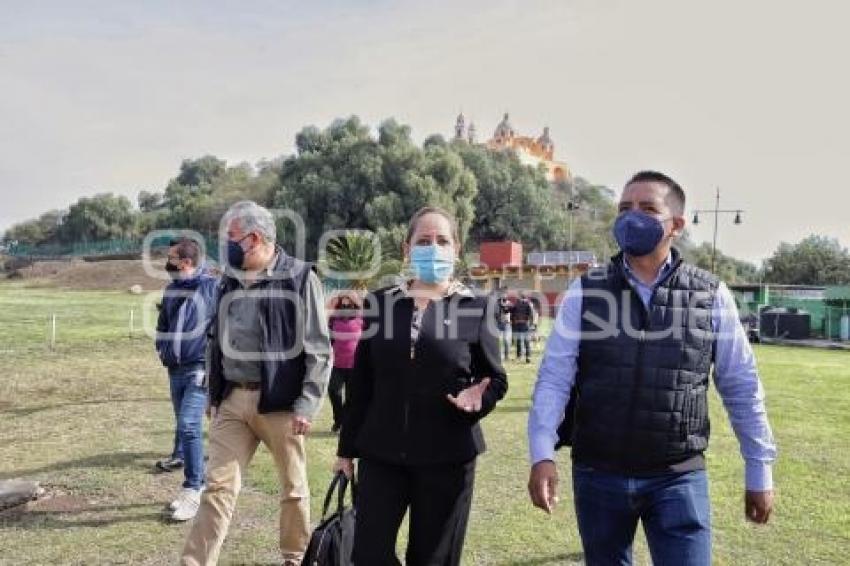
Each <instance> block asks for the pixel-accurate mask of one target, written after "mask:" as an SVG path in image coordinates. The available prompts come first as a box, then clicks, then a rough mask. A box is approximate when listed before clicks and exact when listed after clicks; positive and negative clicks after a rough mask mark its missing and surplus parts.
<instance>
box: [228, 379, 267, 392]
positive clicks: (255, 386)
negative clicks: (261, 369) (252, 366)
mask: <svg viewBox="0 0 850 566" xmlns="http://www.w3.org/2000/svg"><path fill="white" fill-rule="evenodd" d="M230 383H232V384H233V387H238V388H239V389H247V390H248V391H257V390H259V389H260V387H262V384H261V383H260V382H259V381H231V382H230Z"/></svg>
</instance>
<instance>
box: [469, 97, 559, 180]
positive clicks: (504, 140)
mask: <svg viewBox="0 0 850 566" xmlns="http://www.w3.org/2000/svg"><path fill="white" fill-rule="evenodd" d="M455 139H458V140H464V139H465V140H467V141H468V142H469V143H475V125H474V124H472V123H470V124H469V127H467V126H466V118H465V117H464V115H463V114H460V115H459V116H458V117H457V121H456V123H455ZM484 145H486V146H487V147H488V148H490V149H492V150H497V151H498V150H501V151H513V152H514V153H515V154H516V156H517V157H518V158H519V160H520V162H521V163H523V164H524V165H529V166H531V167H538V166H540V165H542V166H543V167H544V169H545V171H546V178H547V179H548V180H549V182H550V183H557V182H562V181H569V180H570V179H571V178H572V173H571V172H570V168H569V166H568V165H567V164H566V163H565V162H563V161H558V160H556V159H555V143H554V142H553V141H552V138H551V136H550V135H549V128H548V126H547V127H544V128H543V133H542V134H541V135H540V136H539V137H537V138H534V137H530V136H521V135H518V134H517V133H516V131H515V130H514V128H513V126H511V122H510V116H509V115H508V114H507V113H506V114H505V115H504V117H503V118H502V121H501V122H499V125H498V126H496V130H495V132H494V133H493V137H492V138H490V139H489V140H487V142H486V143H485V144H484Z"/></svg>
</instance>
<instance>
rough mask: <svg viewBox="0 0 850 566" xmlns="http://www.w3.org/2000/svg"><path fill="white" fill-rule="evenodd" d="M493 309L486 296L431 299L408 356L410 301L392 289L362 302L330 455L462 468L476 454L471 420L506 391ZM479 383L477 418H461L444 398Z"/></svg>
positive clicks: (476, 433)
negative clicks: (482, 386)
mask: <svg viewBox="0 0 850 566" xmlns="http://www.w3.org/2000/svg"><path fill="white" fill-rule="evenodd" d="M493 303H494V301H493V298H492V297H491V298H490V299H489V300H488V298H486V297H476V296H473V295H471V294H469V295H466V294H459V293H456V294H453V295H451V296H450V297H446V298H444V299H441V300H439V301H432V302H431V303H430V305H429V306H428V308H427V309H426V310H425V312H424V314H423V318H422V325H421V328H420V332H419V339H418V340H417V341H416V345H415V348H413V351H412V352H411V339H410V326H411V318H412V316H413V306H414V303H413V299H412V298H410V297H407V296H405V295H404V293H403V292H402V291H401V290H399V289H398V288H394V289H389V290H386V289H385V290H381V291H377V292H375V293H374V294H371V295H370V296H369V297H367V300H366V302H365V306H364V323H365V325H364V331H363V337H362V339H361V340H360V342H359V344H358V346H357V352H356V355H355V363H354V368H353V370H352V374H351V375H350V377H349V381H348V383H347V385H346V387H347V389H346V393H347V399H346V405H345V413H344V416H343V425H342V430H341V432H340V440H339V450H338V454H339V455H340V456H342V457H348V458H355V457H363V456H365V457H370V458H375V459H378V460H381V461H384V462H388V463H396V464H408V465H425V464H440V463H460V462H466V461H469V460H471V459H473V458H475V456H477V455H478V454H480V453H482V452H483V451H484V449H485V446H484V437H483V435H482V434H481V429H480V427H479V425H478V421H479V420H480V419H481V418H483V417H484V416H486V415H487V414H488V413H489V412H490V411H492V410H493V408H494V407H495V406H496V403H497V402H498V401H499V400H500V399H501V398H502V397H504V395H505V392H506V391H507V389H508V382H507V375H506V374H505V370H504V369H503V368H502V365H501V362H500V360H499V346H498V339H497V330H496V327H495V320H494V316H493V307H494V306H495V305H494V304H493ZM485 377H489V378H490V385H489V387H488V388H487V390H486V391H485V393H484V395H483V398H482V409H481V411H480V412H478V413H475V414H469V413H464V412H463V411H461V410H459V409H458V408H456V407H455V406H454V405H452V404H451V403H450V402H449V400H448V399H447V398H446V395H447V394H449V393H451V394H457V393H458V392H459V391H460V390H462V389H464V388H466V387H468V386H469V385H471V384H472V383H477V382H479V381H481V380H482V379H483V378H485Z"/></svg>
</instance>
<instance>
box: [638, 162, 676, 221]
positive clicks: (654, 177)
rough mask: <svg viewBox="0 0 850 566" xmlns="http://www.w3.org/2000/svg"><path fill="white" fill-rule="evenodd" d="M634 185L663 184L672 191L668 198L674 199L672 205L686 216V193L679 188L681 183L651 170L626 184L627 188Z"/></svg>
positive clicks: (640, 172)
mask: <svg viewBox="0 0 850 566" xmlns="http://www.w3.org/2000/svg"><path fill="white" fill-rule="evenodd" d="M632 183H661V184H662V185H664V186H666V187H667V188H668V189H670V191H669V192H668V193H667V198H668V199H672V204H675V205H676V208H677V210H678V211H679V212H681V213H682V214H684V212H685V191H683V190H682V187H681V186H679V183H677V182H676V181H674V180H673V179H671V178H670V177H668V176H667V175H665V174H664V173H661V172H660V171H651V170H646V171H639V172H637V173H635V174H634V175H632V178H631V179H629V182H628V183H626V186H627V187H628V186H629V185H631V184H632ZM668 202H669V201H668Z"/></svg>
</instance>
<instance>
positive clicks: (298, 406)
mask: <svg viewBox="0 0 850 566" xmlns="http://www.w3.org/2000/svg"><path fill="white" fill-rule="evenodd" d="M223 223H224V225H225V227H226V231H227V232H226V237H227V255H226V258H227V272H226V273H225V275H224V277H223V278H222V282H221V285H220V287H219V294H218V301H219V304H218V308H217V320H216V322H215V323H213V324H212V325H211V326H210V339H209V348H208V354H207V363H208V365H209V389H210V414H211V416H212V424H211V426H210V461H209V465H208V466H207V477H206V482H207V486H206V490H205V491H204V492H203V495H202V496H201V506H200V509H199V510H198V515H197V517H195V521H194V523H193V524H192V529H191V530H190V531H189V533H188V536H187V538H186V543H185V545H184V547H183V553H182V557H181V560H180V563H181V564H183V565H184V566H185V565H192V566H194V565H198V564H203V565H210V564H216V563H217V562H218V556H219V553H220V552H221V546H222V543H223V542H224V539H225V537H226V536H227V531H228V529H229V528H230V520H231V518H232V517H233V511H234V509H235V508H236V499H237V497H238V496H239V491H240V490H241V488H242V478H243V477H244V476H245V474H246V472H247V468H248V465H249V464H250V463H251V459H252V458H253V457H254V453H255V452H256V450H257V447H258V445H259V444H260V443H261V442H262V443H263V444H264V445H265V446H266V448H268V450H269V452H271V455H272V458H273V459H274V463H275V467H276V468H277V474H278V481H279V484H280V514H279V531H278V543H279V547H280V552H281V554H282V557H283V564H284V565H285V566H295V565H297V564H300V563H301V558H302V556H303V554H304V551H305V550H306V549H307V544H308V543H309V539H310V490H309V486H308V483H307V454H306V449H305V435H306V434H307V433H308V432H309V431H310V427H311V425H312V421H313V418H314V417H315V415H316V413H317V412H318V410H319V407H320V405H321V400H322V395H324V393H325V388H326V386H327V383H328V377H329V376H330V372H331V359H330V358H331V355H332V354H331V343H330V333H329V332H328V321H327V317H326V315H325V300H324V297H323V292H322V284H321V282H320V281H319V278H318V276H317V275H316V273H315V272H314V270H313V267H312V266H311V265H310V264H307V263H304V262H302V261H300V260H298V259H296V258H293V257H290V256H289V255H287V254H286V253H285V252H284V251H283V249H282V248H281V247H280V246H278V245H277V238H276V234H277V227H276V225H275V221H274V217H273V216H272V213H271V212H270V211H269V210H268V209H266V208H263V207H262V206H260V205H258V204H257V203H255V202H253V201H242V202H238V203H236V204H234V205H233V206H231V207H230V209H229V210H228V212H227V214H226V215H225V217H224V219H223Z"/></svg>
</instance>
